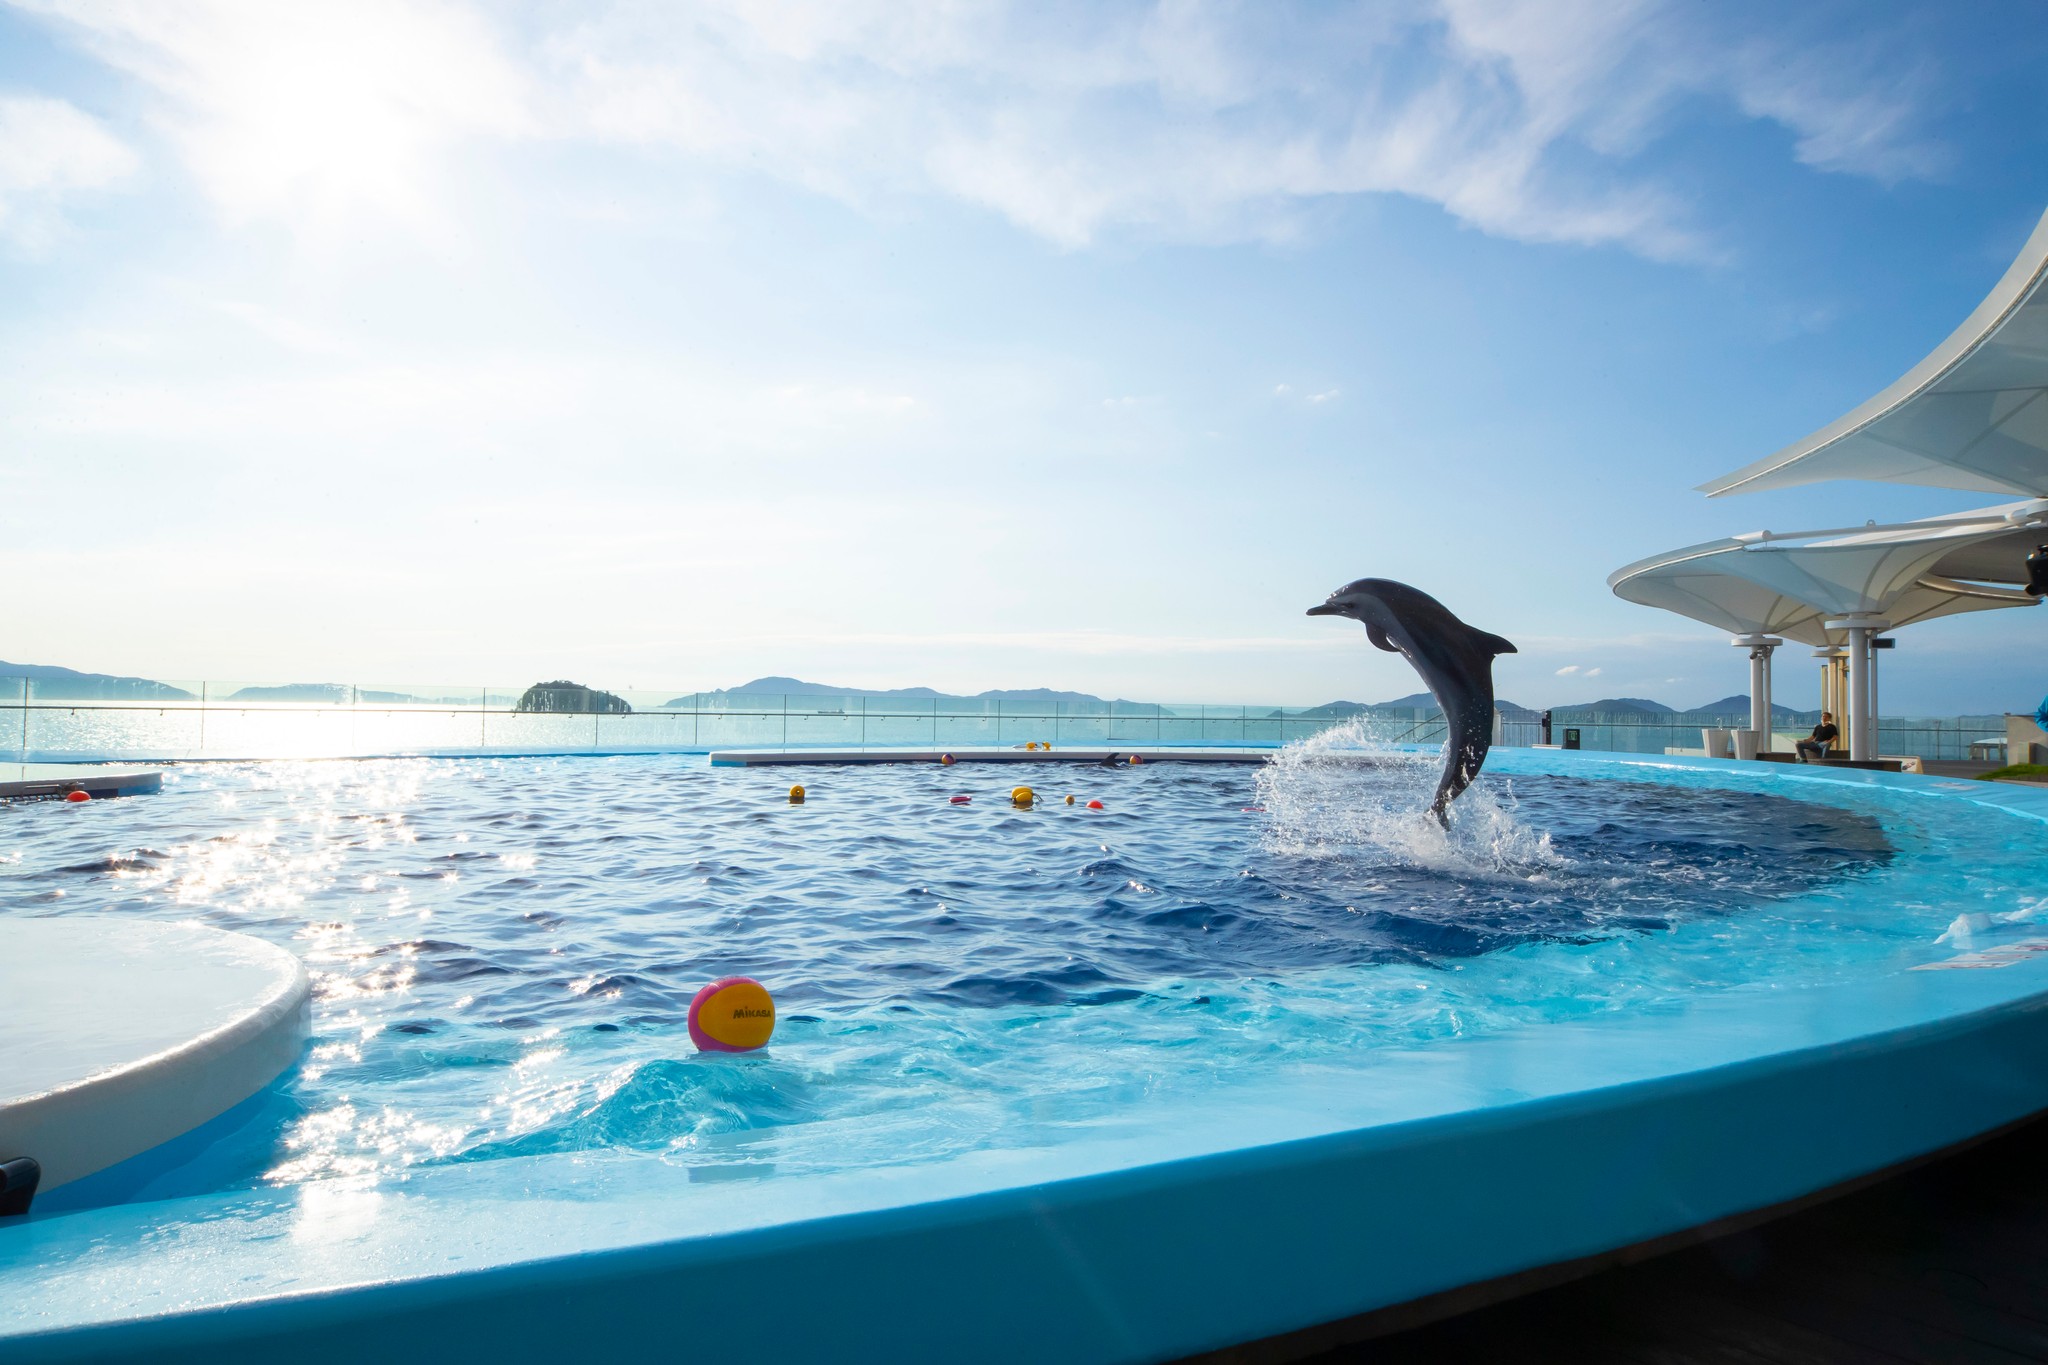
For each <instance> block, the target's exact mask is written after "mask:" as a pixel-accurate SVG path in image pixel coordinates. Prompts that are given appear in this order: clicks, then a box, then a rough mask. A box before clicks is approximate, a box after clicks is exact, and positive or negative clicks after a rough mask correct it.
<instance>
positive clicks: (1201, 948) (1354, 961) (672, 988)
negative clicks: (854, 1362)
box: [0, 736, 2033, 1188]
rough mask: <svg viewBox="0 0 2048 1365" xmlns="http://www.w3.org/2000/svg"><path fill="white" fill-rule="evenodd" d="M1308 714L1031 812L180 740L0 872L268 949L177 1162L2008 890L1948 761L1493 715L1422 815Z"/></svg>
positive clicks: (270, 1175)
mask: <svg viewBox="0 0 2048 1365" xmlns="http://www.w3.org/2000/svg"><path fill="white" fill-rule="evenodd" d="M1342 743H1343V737H1342V736H1337V737H1334V738H1330V739H1325V740H1323V741H1320V742H1318V743H1315V744H1311V745H1308V746H1303V747H1300V748H1296V749H1293V750H1290V751H1289V752H1288V754H1287V755H1286V756H1285V757H1284V758H1283V760H1282V761H1281V762H1279V763H1277V764H1274V765H1272V766H1270V767H1268V768H1265V769H1262V770H1261V769H1253V768H1247V767H1235V766H1228V767H1226V766H1215V765H1170V764H1154V765H1150V766H1146V767H1142V768H1137V769H1120V770H1113V771H1106V770H1102V769H1098V768H1093V767H1080V766H1075V767H1066V766H1062V767H1058V768H1037V769H1033V770H1030V772H1029V773H1028V774H1027V775H1026V776H1025V778H1024V780H1028V781H1033V782H1035V783H1039V784H1042V785H1041V786H1040V796H1041V803H1040V804H1039V805H1038V806H1037V807H1036V808H1034V809H1030V810H1015V809H1012V808H1011V806H1010V804H1009V801H1008V792H1009V788H1010V785H1011V784H1012V783H1013V782H1015V781H1017V780H1019V778H1018V773H1019V771H1020V770H1017V769H1004V768H993V767H986V766H961V767H955V768H951V769H941V768H937V767H924V766H919V767H874V768H818V769H810V770H796V769H776V770H758V769H756V770H749V769H712V768H709V767H708V766H707V765H706V763H705V760H704V759H702V758H701V757H698V758H687V757H657V758H620V759H599V758H565V759H503V760H438V759H415V760H390V761H365V762H332V763H271V764H248V765H231V766H230V765H223V766H202V767H188V768H183V769H177V770H173V771H172V772H171V774H170V775H169V776H168V778H167V780H166V783H165V787H164V791H163V793H162V794H161V795H159V796H155V797H150V798H142V799H132V800H124V801H106V802H92V803H89V804H88V805H85V806H65V805H58V804H47V803H37V804H27V805H15V806H0V915H47V914H67V915H68V914H77V913H96V914H112V915H117V916H149V917H157V918H173V919H183V918H196V919H200V920H203V921H205V922H207V923H210V924H214V925H218V926H221V927H224V928H232V929H239V930H243V931H246V932H249V933H253V934H257V935H260V936H262V937H265V938H268V939H270V940H272V941H274V942H278V943H282V944H285V945H287V946H289V947H290V948H292V949H293V950H295V951H296V952H298V953H299V954H300V955H301V956H302V957H303V958H304V959H305V960H306V962H307V963H308V965H309V967H310V968H311V970H312V973H313V976H314V980H315V991H316V1007H315V1022H314V1032H315V1041H314V1045H313V1048H312V1050H311V1053H310V1055H309V1058H308V1060H307V1062H306V1064H305V1065H304V1067H303V1068H302V1069H301V1070H300V1071H299V1072H298V1073H297V1074H296V1075H295V1077H294V1078H293V1079H292V1080H291V1081H290V1082H289V1083H288V1085H287V1086H286V1087H285V1093H284V1095H283V1096H282V1097H281V1099H279V1100H278V1101H277V1102H276V1103H275V1104H273V1105H272V1106H271V1108H270V1110H269V1111H266V1112H265V1114H264V1115H262V1116H261V1118H260V1120H259V1121H257V1122H254V1123H252V1124H251V1125H250V1127H249V1129H248V1130H247V1131H246V1132H244V1133H243V1134H241V1135H240V1136H239V1137H238V1138H237V1139H236V1141H235V1142H234V1143H232V1144H229V1145H228V1147H227V1148H225V1149H224V1150H222V1151H216V1152H214V1153H212V1154H211V1155H210V1156H209V1158H208V1161H207V1162H206V1163H205V1164H204V1165H203V1167H195V1168H194V1169H193V1170H190V1171H187V1172H185V1173H182V1174H181V1175H180V1176H179V1177H178V1178H179V1179H180V1180H182V1181H184V1182H185V1183H186V1185H187V1186H188V1187H192V1188H204V1187H214V1188H223V1187H225V1188H232V1187H235V1186H246V1185H256V1184H261V1183H266V1182H267V1183H277V1182H291V1181H298V1180H305V1179H313V1178H320V1177H327V1176H337V1175H342V1176H355V1177H363V1178H381V1177H384V1176H387V1175H389V1174H391V1173H393V1172H397V1171H400V1170H402V1169H404V1168H407V1167H410V1166H415V1165H418V1164H421V1163H437V1162H453V1161H466V1160H474V1159H479V1158H483V1157H489V1156H496V1155H504V1154H513V1153H534V1152H552V1151H571V1150H577V1149H583V1148H591V1147H628V1148H636V1149H642V1150H647V1151H650V1152H662V1153H666V1154H668V1155H669V1156H670V1157H671V1158H673V1159H679V1160H690V1159H693V1154H704V1158H705V1159H707V1160H708V1159H710V1154H711V1153H713V1152H714V1151H715V1152H716V1153H718V1154H719V1159H730V1158H731V1156H732V1153H733V1152H735V1151H748V1150H753V1149H758V1151H757V1153H756V1154H757V1155H763V1154H765V1155H763V1159H772V1160H773V1161H775V1162H776V1163H778V1164H779V1165H780V1166H783V1167H794V1168H817V1167H833V1166H843V1165H849V1164H859V1163H865V1162H875V1161H888V1160H907V1159H914V1158H918V1157H925V1156H930V1155H934V1154H941V1153H946V1152H953V1151H960V1150H966V1149H971V1148H974V1147H976V1146H980V1145H986V1144H989V1143H992V1142H995V1141H997V1140H1001V1141H1006V1142H1015V1141H1019V1140H1028V1134H1029V1133H1031V1132H1033V1131H1037V1130H1040V1129H1043V1130H1045V1131H1052V1130H1056V1129H1059V1128H1062V1127H1067V1126H1071V1125H1074V1124H1086V1123H1090V1122H1094V1121H1097V1120H1099V1119H1101V1118H1104V1117H1105V1116H1110V1115H1114V1114H1117V1113H1120V1112H1124V1111H1127V1110H1128V1109H1129V1108H1130V1107H1131V1106H1133V1105H1138V1104H1142V1102H1143V1100H1144V1099H1145V1097H1146V1096H1148V1095H1150V1094H1154V1093H1164V1092H1180V1093H1184V1092H1188V1091H1190V1090H1191V1089H1198V1088H1200V1087H1214V1086H1227V1085H1228V1084H1229V1083H1230V1080H1231V1078H1232V1077H1233V1076H1238V1075H1243V1074H1245V1072H1246V1070H1247V1068H1256V1067H1268V1068H1270V1067H1274V1066H1281V1065H1287V1064H1297V1063H1305V1062H1314V1061H1317V1060H1327V1059H1332V1058H1342V1057H1345V1056H1347V1055H1350V1056H1355V1055H1358V1054H1360V1053H1361V1052H1363V1051H1365V1050H1368V1049H1372V1048H1375V1047H1385V1046H1390V1045H1400V1046H1428V1045H1432V1044H1434V1043H1436V1042H1438V1041H1440V1040H1444V1039H1449V1038H1454V1037H1458V1036H1462V1035H1468V1034H1472V1033H1479V1032H1485V1031H1488V1030H1494V1029H1500V1028H1506V1027H1515V1026H1523V1025H1528V1024H1532V1023H1540V1022H1543V1021H1545V1020H1553V1019H1559V1018H1566V1017H1578V1016H1583V1015H1587V1014H1593V1013H1600V1012H1611V1011H1621V1010H1627V1009H1630V1008H1635V1007H1640V1006H1643V1005H1645V1004H1651V1003H1654V1002H1656V1001H1659V1000H1666V999H1669V998H1671V997H1672V996H1674V995H1676V994H1680V993H1685V992H1693V991H1699V990H1705V989H1723V988H1750V989H1758V988H1769V987H1770V986H1771V984H1772V983H1773V982H1774V981H1779V980H1790V979H1794V978H1801V979H1803V978H1808V977H1812V976H1814V975H1817V974H1818V975H1826V974H1828V973H1833V972H1845V971H1850V970H1854V969H1855V967H1856V966H1857V964H1859V963H1865V964H1867V963H1868V962H1869V961H1870V960H1872V959H1873V958H1882V957H1885V956H1888V955H1896V954H1899V953H1901V952H1923V953H1924V952H1925V951H1927V945H1928V944H1930V943H1931V941H1932V940H1933V938H1934V936H1935V935H1937V934H1938V933H1939V932H1940V931H1941V929H1942V927H1943V926H1944V925H1946V924H1947V923H1948V921H1949V920H1950V919H1951V918H1953V916H1954V915H1955V913H1956V907H1957V905H1958V903H1959V902H1961V903H1963V904H1964V905H1965V908H1971V907H1977V908H1983V909H1985V910H1988V911H1992V912H1996V913H2001V914H2020V915H2024V914H2028V913H2031V909H2030V905H2031V902H2028V901H2027V900H2026V899H2025V898H2024V897H2017V896H2016V893H2015V891H2014V885H2015V883H2014V881H2013V880H2012V877H2011V875H2010V867H2011V866H2016V865H2017V863H2016V861H2015V860H2017V859H2020V858H2021V857H2022V852H2021V849H2020V844H2019V843H2018V842H2014V836H2013V835H2012V834H2011V833H2010V832H2009V831H2004V825H2009V824H2012V823H2014V822H2011V821H2004V820H2003V818H2002V817H1992V816H1987V817H1986V818H1985V819H1984V820H1966V819H1963V818H1961V817H1959V816H1955V815H1951V814H1949V813H1948V812H1947V811H1946V810H1945V806H1946V804H1947V803H1932V802H1927V801H1925V800H1919V801H1918V802H1917V804H1916V802H1915V800H1914V799H1913V798H1910V797H1904V796H1899V795H1895V794H1890V793H1884V792H1872V791H1860V790H1853V789H1846V788H1844V789H1841V790H1839V791H1836V792H1832V793H1829V792H1824V791H1822V790H1821V789H1820V788H1818V787H1817V786H1816V785H1815V784H1811V783H1798V784H1794V783H1785V782H1773V781H1772V780H1769V779H1767V778H1759V779H1756V780H1753V781H1750V782H1748V784H1747V789H1738V790H1720V789H1716V788H1712V787H1708V786H1706V785H1705V784H1704V783H1703V782H1702V781H1701V780H1700V779H1699V778H1698V776H1697V774H1695V773H1692V772H1689V771H1686V770H1668V771H1667V770H1659V769H1656V768H1655V767H1645V768H1639V769H1620V770H1614V771H1616V772H1619V773H1622V774H1625V775H1627V776H1626V777H1625V780H1616V779H1615V778H1614V777H1612V776H1605V777H1602V776H1591V775H1588V776H1574V775H1559V774H1556V773H1551V772H1545V771H1542V764H1543V760H1542V759H1541V757H1540V756H1537V755H1532V754H1517V753H1513V752H1504V753H1497V754H1496V756H1495V759H1494V760H1493V765H1492V766H1491V767H1490V768H1489V770H1488V773H1487V775H1486V776H1485V777H1484V778H1483V779H1482V780H1481V782H1480V784H1479V785H1478V786H1477V787H1475V788H1474V789H1473V791H1472V792H1471V793H1470V794H1468V796H1467V797H1466V798H1465V799H1464V800H1461V801H1460V802H1459V803H1458V812H1457V813H1458V819H1457V825H1456V828H1455V829H1454V831H1453V833H1452V835H1451V836H1450V837H1449V838H1446V837H1444V836H1443V835H1442V834H1441V833H1439V832H1438V831H1436V830H1435V829H1434V827H1433V826H1431V825H1429V824H1428V823H1427V822H1426V821H1425V820H1424V819H1422V818H1421V817H1419V816H1417V815H1416V814H1415V812H1416V811H1417V810H1418V809H1419V808H1420V807H1421V806H1422V805H1424V804H1426V801H1427V796H1428V792H1429V791H1430V789H1431V788H1432V787H1433V785H1434V782H1435V772H1436V764H1435V760H1434V759H1433V758H1418V759H1399V758H1395V759H1390V760H1388V759H1383V760H1378V761H1368V760H1365V759H1362V758H1361V757H1360V756H1359V755H1356V754H1352V753H1348V752H1344V751H1343V750H1342V747H1341V746H1342ZM799 780H800V781H802V782H804V783H805V784H806V785H807V786H808V787H809V789H810V799H809V801H808V802H807V803H806V804H804V805H802V806H791V805H789V804H788V803H787V801H786V799H785V798H784V793H785V792H786V790H787V788H788V785H789V783H790V782H792V781H799ZM1796 788H1809V789H1811V791H1810V792H1799V791H1797V790H1795V789H1796ZM1070 792H1071V793H1072V794H1074V795H1075V796H1077V797H1078V798H1079V801H1078V802H1077V803H1076V804H1075V805H1072V806H1069V805H1066V804H1065V803H1064V802H1063V800H1062V799H1061V798H1062V797H1064V796H1065V795H1066V794H1068V793H1070ZM956 794H967V795H971V796H972V797H973V800H972V802H971V803H970V804H968V805H965V806H957V805H953V804H951V803H950V802H949V800H948V798H949V797H951V796H954V795H956ZM1090 798H1099V799H1101V800H1102V801H1103V802H1104V803H1105V804H1106V806H1107V809H1106V810H1102V811H1092V810H1088V809H1087V808H1086V805H1085V803H1086V802H1087V801H1088V800H1089V799H1090ZM2001 822H2002V823H2001ZM2029 837H2031V836H2029ZM2024 856H2025V858H2026V859H2027V860H2031V859H2032V857H2033V853H2032V850H2031V847H2028V848H2027V849H2026V850H2025V851H2024ZM730 973H745V974H748V975H751V976H755V977H758V978H760V979H761V980H763V981H764V982H766V983H768V984H769V985H770V987H771V988H772V989H773V990H774V992H775V994H776V997H777V1001H778V1004H779V1007H780V1010H781V1022H780V1024H779V1027H778V1031H777V1033H776V1037H775V1041H774V1044H773V1046H772V1047H770V1048H769V1049H768V1050H766V1051H765V1052H762V1053H757V1054H752V1055H749V1056H745V1057H729V1056H728V1057H718V1056H698V1055H697V1054H695V1053H694V1052H693V1051H692V1050H691V1048H690V1045H689V1042H688V1038H687V1035H686V1033H685V1030H684V1027H683V1021H684V1015H685V1011H686V1008H687V1005H688V1002H689V999H690V996H691V994H692V993H693V992H694V991H695V990H696V988H697V987H698V986H699V985H701V984H703V983H704V982H705V981H707V980H709V979H711V978H713V977H716V976H720V975H725V974H730ZM1020 1135H1024V1136H1020ZM750 1143H751V1144H752V1147H751V1148H750V1145H749V1144H750Z"/></svg>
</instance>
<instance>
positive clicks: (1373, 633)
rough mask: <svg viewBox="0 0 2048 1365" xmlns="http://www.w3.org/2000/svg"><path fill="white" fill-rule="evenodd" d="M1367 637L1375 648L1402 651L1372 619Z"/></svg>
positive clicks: (1395, 652) (1390, 652)
mask: <svg viewBox="0 0 2048 1365" xmlns="http://www.w3.org/2000/svg"><path fill="white" fill-rule="evenodd" d="M1354 638H1355V637H1354ZM1365 638H1366V639H1368V640H1370V641H1372V643H1373V648H1375V649H1384V650H1385V651H1387V653H1389V654H1399V653H1400V652H1401V647H1400V646H1399V645H1397V644H1394V643H1393V642H1392V641H1390V640H1388V639H1387V633H1386V632H1385V631H1383V630H1381V629H1380V628H1379V627H1378V626H1376V625H1374V624H1373V623H1372V622H1370V621H1367V622H1366V623H1365ZM1502 643H1503V644H1505V643H1506V641H1502ZM1508 648H1509V649H1513V648H1514V646H1513V645H1508Z"/></svg>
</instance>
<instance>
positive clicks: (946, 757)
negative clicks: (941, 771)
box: [939, 754, 953, 763]
mask: <svg viewBox="0 0 2048 1365" xmlns="http://www.w3.org/2000/svg"><path fill="white" fill-rule="evenodd" d="M952 761H953V755H951V754H940V755H939V762H941V763H951V762H952Z"/></svg>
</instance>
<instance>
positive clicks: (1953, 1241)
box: [1311, 1119, 2048, 1365]
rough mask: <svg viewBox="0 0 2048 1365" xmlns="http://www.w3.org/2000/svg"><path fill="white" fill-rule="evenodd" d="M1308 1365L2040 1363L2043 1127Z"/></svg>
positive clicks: (2047, 1138)
mask: <svg viewBox="0 0 2048 1365" xmlns="http://www.w3.org/2000/svg"><path fill="white" fill-rule="evenodd" d="M1311 1359H1313V1360H1314V1361H1315V1362H1317V1365H1420V1362H1440V1361H1446V1362H1464V1361H1472V1362H1484V1363H1485V1365H1494V1363H1495V1362H1498V1363H1499V1365H1523V1363H1525V1362H1526V1363H1529V1365H1535V1363H1536V1362H1560V1363H1562V1362H1571V1365H1606V1363H1607V1362H1615V1363H1616V1365H1619V1363H1620V1362H1627V1363H1628V1365H1695V1363H1697V1365H1900V1362H1928V1363H1929V1365H1992V1363H1994V1362H1995V1363H1997V1365H2011V1363H2012V1362H2020V1361H2041V1360H2048V1120H2043V1119H2036V1120H2035V1121H2034V1122H2032V1123H2030V1124H2028V1125H2027V1126H2025V1127H2023V1128H2020V1129H2018V1130H2016V1131H2014V1132H2012V1133H2009V1134H2007V1135H2005V1136H2004V1137H2001V1138H1999V1139H1997V1140H1996V1141H1993V1142H1990V1143H1986V1144H1984V1145H1983V1146H1980V1147H1977V1148H1973V1149H1971V1150H1969V1151H1966V1152H1963V1153H1960V1154H1958V1155H1955V1156H1952V1157H1949V1158H1946V1159H1944V1160H1942V1161H1940V1162H1937V1163H1934V1164H1932V1165H1929V1166H1924V1167H1921V1168H1920V1169H1918V1170H1916V1171H1912V1172H1909V1173H1907V1174H1905V1175H1902V1176H1899V1177H1897V1178H1895V1179H1892V1180H1889V1181H1886V1182H1884V1183H1883V1184H1880V1185H1877V1186H1875V1187H1873V1188H1871V1189H1868V1190H1863V1191H1861V1192H1859V1193H1856V1194H1853V1195H1849V1196H1846V1197H1844V1198H1841V1199H1838V1200H1834V1201H1832V1202H1830V1203H1827V1204H1823V1205H1821V1206H1819V1207H1817V1208H1813V1209H1808V1210H1806V1211H1805V1212H1802V1213H1798V1214H1794V1215H1792V1216H1790V1217H1787V1218H1783V1219H1780V1220H1778V1221H1776V1222H1773V1223H1769V1224H1766V1225H1764V1226H1763V1227H1760V1228H1754V1229H1751V1230H1749V1231H1746V1232H1740V1233H1735V1234H1732V1235H1730V1236H1727V1237H1723V1238H1719V1239H1717V1240H1715V1241H1712V1242H1708V1243H1706V1244H1704V1245H1701V1246H1697V1247H1691V1248H1688V1249H1686V1250H1683V1251H1677V1252H1672V1253H1670V1254H1668V1255H1664V1256H1660V1257H1658V1258H1656V1259H1655V1260H1651V1261H1646V1262H1644V1263H1642V1264H1640V1265H1635V1266H1627V1267H1623V1268H1621V1269H1617V1270H1610V1271H1605V1272H1603V1273H1601V1274H1598V1275H1594V1276H1591V1277H1589V1278H1587V1279H1583V1280H1579V1281H1576V1282H1574V1283H1572V1284H1567V1285H1563V1286H1560V1287H1558V1288H1556V1289H1550V1290H1545V1291H1543V1292H1542V1293H1538V1294H1532V1295H1529V1296H1528V1297H1526V1298H1521V1299H1516V1300H1514V1301H1512V1302H1509V1303H1505V1304H1499V1305H1496V1306H1495V1307H1492V1308H1486V1309H1481V1310H1479V1311H1477V1312H1474V1313H1468V1314H1466V1315H1465V1316H1463V1317H1459V1318H1453V1319H1451V1320H1449V1321H1447V1322H1441V1323H1437V1324H1434V1325H1432V1326H1429V1327H1424V1328H1418V1329H1416V1330H1414V1331H1410V1332H1404V1333H1401V1334H1399V1335H1397V1336H1391V1337H1385V1338H1381V1339H1380V1340H1378V1341H1373V1342H1366V1343H1362V1344H1359V1345H1355V1346H1349V1347H1344V1348H1341V1349H1339V1350H1335V1351H1331V1352H1327V1353H1325V1354H1323V1355H1319V1356H1314V1357H1312V1358H1311Z"/></svg>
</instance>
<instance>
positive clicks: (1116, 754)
mask: <svg viewBox="0 0 2048 1365" xmlns="http://www.w3.org/2000/svg"><path fill="white" fill-rule="evenodd" d="M1278 752H1279V750H1278V749H1247V748H1223V747H1220V746H1218V747H1213V748H1211V747H1204V748H1178V749H1177V748H1158V747H1151V748H1146V747H1143V746H1140V747H1137V748H1122V749H1100V748H1095V749H1083V748H1078V747H1077V748H1072V749H1065V748H1061V749H1022V748H1017V747H1014V746H1010V745H1005V746H1003V747H1002V748H999V749H998V748H973V749H714V750H712V752H711V766H712V767H714V768H771V767H785V766H797V765H804V766H810V765H815V764H822V763H839V764H852V763H937V762H938V761H939V759H940V758H941V757H942V756H944V755H946V754H951V755H952V756H953V761H954V762H955V763H1097V764H1099V763H1102V762H1103V761H1104V760H1114V761H1116V762H1119V763H1128V762H1130V760H1132V759H1133V758H1136V759H1139V760H1141V761H1143V762H1145V763H1267V762H1270V761H1271V760H1272V758H1273V755H1274V754H1276V753H1278Z"/></svg>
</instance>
